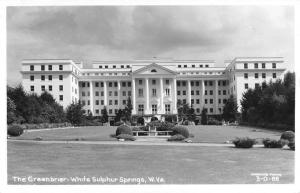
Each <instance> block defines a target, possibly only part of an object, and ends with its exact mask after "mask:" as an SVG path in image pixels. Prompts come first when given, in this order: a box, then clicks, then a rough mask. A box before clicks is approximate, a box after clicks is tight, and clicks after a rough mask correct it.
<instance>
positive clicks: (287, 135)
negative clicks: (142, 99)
mask: <svg viewBox="0 0 300 193" xmlns="http://www.w3.org/2000/svg"><path fill="white" fill-rule="evenodd" d="M280 139H284V140H288V141H289V142H293V141H295V133H294V132H293V131H285V132H283V133H282V134H281V137H280Z"/></svg>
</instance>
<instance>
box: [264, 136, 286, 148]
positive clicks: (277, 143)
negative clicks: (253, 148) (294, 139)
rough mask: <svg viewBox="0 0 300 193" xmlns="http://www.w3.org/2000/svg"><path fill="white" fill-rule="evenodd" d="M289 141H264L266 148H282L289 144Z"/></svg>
mask: <svg viewBox="0 0 300 193" xmlns="http://www.w3.org/2000/svg"><path fill="white" fill-rule="evenodd" d="M287 143H288V142H287V140H284V139H280V140H274V139H268V138H267V139H264V140H263V144H264V146H265V147H266V148H282V147H283V146H285V145H286V144H287Z"/></svg>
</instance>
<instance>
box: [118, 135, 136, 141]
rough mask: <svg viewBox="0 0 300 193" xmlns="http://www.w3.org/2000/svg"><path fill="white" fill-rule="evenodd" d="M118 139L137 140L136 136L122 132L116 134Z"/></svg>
mask: <svg viewBox="0 0 300 193" xmlns="http://www.w3.org/2000/svg"><path fill="white" fill-rule="evenodd" d="M116 138H117V139H124V140H125V141H135V138H134V137H133V136H132V135H129V134H120V135H118V136H116Z"/></svg>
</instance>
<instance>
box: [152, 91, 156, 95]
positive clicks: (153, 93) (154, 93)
mask: <svg viewBox="0 0 300 193" xmlns="http://www.w3.org/2000/svg"><path fill="white" fill-rule="evenodd" d="M152 96H153V97H156V89H152Z"/></svg>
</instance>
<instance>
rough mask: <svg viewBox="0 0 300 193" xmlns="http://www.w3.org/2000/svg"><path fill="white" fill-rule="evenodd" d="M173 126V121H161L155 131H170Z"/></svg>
mask: <svg viewBox="0 0 300 193" xmlns="http://www.w3.org/2000/svg"><path fill="white" fill-rule="evenodd" d="M173 127H174V124H173V123H169V122H162V123H161V124H160V126H159V127H157V128H156V130H157V131H171V130H172V129H173Z"/></svg>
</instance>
